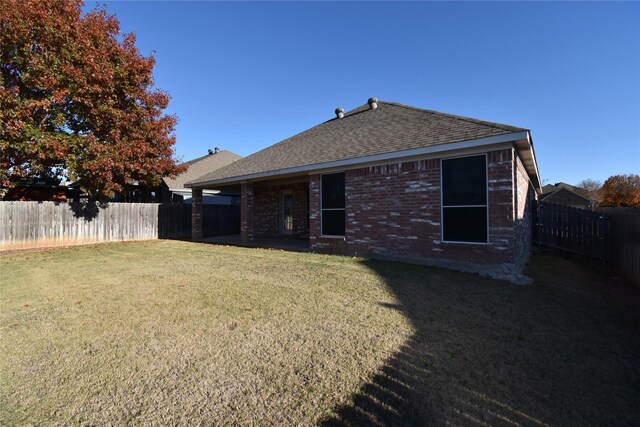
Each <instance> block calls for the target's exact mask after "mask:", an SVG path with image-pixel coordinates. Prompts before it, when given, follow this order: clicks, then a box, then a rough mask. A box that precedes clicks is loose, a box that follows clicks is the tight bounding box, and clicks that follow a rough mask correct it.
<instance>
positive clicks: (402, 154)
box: [185, 130, 540, 193]
mask: <svg viewBox="0 0 640 427" xmlns="http://www.w3.org/2000/svg"><path fill="white" fill-rule="evenodd" d="M520 141H523V142H525V143H526V144H527V145H529V146H530V147H531V153H533V146H532V145H531V137H530V133H529V131H528V130H523V131H518V132H511V133H505V134H501V135H494V136H489V137H485V138H477V139H470V140H465V141H456V142H451V143H447V144H439V145H432V146H428V147H421V148H413V149H409V150H401V151H392V152H390V153H382V154H375V155H371V156H364V157H355V158H351V159H344V160H336V161H332V162H324V163H315V164H311V165H304V166H297V167H293V168H287V169H279V170H274V171H266V172H259V173H254V174H248V175H239V176H233V177H228V178H222V179H214V180H208V181H190V182H187V183H186V184H185V187H187V188H192V187H207V186H211V185H229V184H235V183H240V182H242V181H249V180H254V179H260V178H270V177H274V176H279V175H288V174H295V173H304V172H313V171H321V170H326V169H331V168H338V167H349V166H356V165H360V164H365V163H371V162H379V161H384V160H399V159H406V158H410V157H416V156H425V155H430V154H436V153H443V152H448V151H456V150H463V149H469V148H479V147H490V146H493V145H498V144H504V143H506V142H513V143H519V142H520ZM532 158H533V169H532V170H529V167H527V165H526V164H525V168H527V172H528V173H529V174H530V175H531V174H532V173H533V177H532V182H534V185H535V186H536V191H537V192H538V193H539V192H540V179H539V176H538V174H537V164H536V162H535V154H532ZM523 163H524V161H523Z"/></svg>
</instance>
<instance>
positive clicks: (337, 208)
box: [321, 173, 345, 236]
mask: <svg viewBox="0 0 640 427" xmlns="http://www.w3.org/2000/svg"><path fill="white" fill-rule="evenodd" d="M321 189H322V195H321V211H322V215H321V228H322V230H321V234H322V235H323V236H344V230H345V219H344V216H345V215H344V206H345V202H344V200H345V199H344V173H333V174H329V175H322V179H321Z"/></svg>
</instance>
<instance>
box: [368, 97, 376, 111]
mask: <svg viewBox="0 0 640 427" xmlns="http://www.w3.org/2000/svg"><path fill="white" fill-rule="evenodd" d="M367 103H368V104H369V108H370V109H371V110H375V109H376V108H378V98H369V100H368V101H367Z"/></svg>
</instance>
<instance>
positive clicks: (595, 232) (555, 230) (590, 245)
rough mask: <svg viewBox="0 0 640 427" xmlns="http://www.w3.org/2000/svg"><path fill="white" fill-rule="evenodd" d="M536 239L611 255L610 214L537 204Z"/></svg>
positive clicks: (598, 255)
mask: <svg viewBox="0 0 640 427" xmlns="http://www.w3.org/2000/svg"><path fill="white" fill-rule="evenodd" d="M535 213H536V215H535V223H536V227H535V229H536V232H535V235H534V242H535V243H537V244H538V245H540V246H548V247H552V248H556V249H562V250H565V251H568V252H573V253H578V254H582V255H587V256H592V257H595V258H599V259H603V260H605V259H608V258H609V220H608V218H607V215H604V214H602V213H598V212H592V211H589V210H586V209H579V208H573V207H570V206H564V205H556V204H553V203H544V202H540V203H538V204H537V206H536V207H535Z"/></svg>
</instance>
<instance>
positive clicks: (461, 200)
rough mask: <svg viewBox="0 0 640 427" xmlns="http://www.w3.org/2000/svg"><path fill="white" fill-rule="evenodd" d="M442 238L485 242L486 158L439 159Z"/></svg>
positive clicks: (448, 240) (455, 240) (482, 156)
mask: <svg viewBox="0 0 640 427" xmlns="http://www.w3.org/2000/svg"><path fill="white" fill-rule="evenodd" d="M442 240H443V241H445V242H468V243H487V157H486V156H485V155H481V156H471V157H459V158H456V159H446V160H442Z"/></svg>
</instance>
